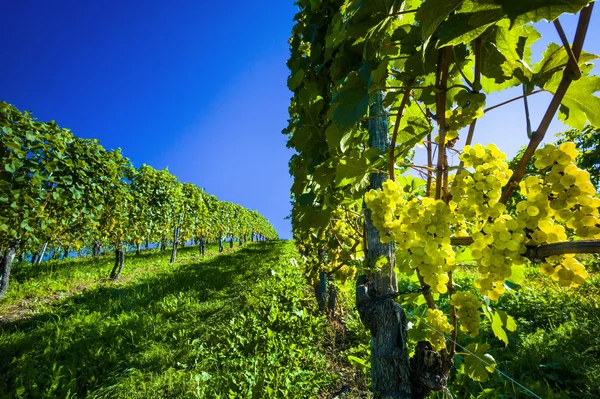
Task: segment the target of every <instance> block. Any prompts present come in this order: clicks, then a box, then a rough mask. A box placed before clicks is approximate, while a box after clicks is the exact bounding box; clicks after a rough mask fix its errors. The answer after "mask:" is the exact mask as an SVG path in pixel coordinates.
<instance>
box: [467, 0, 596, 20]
mask: <svg viewBox="0 0 600 399" xmlns="http://www.w3.org/2000/svg"><path fill="white" fill-rule="evenodd" d="M478 3H480V4H496V5H499V6H502V11H503V12H504V13H505V14H506V16H507V17H508V18H510V21H511V24H514V23H515V21H517V22H518V23H519V24H526V23H528V22H538V21H541V20H542V19H545V20H546V21H554V20H555V19H556V18H558V17H559V16H560V15H561V14H563V13H570V14H576V13H578V12H579V11H580V10H581V9H582V8H583V7H585V6H586V5H588V4H589V3H591V0H527V1H524V0H479V1H478Z"/></svg>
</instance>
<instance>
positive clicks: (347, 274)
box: [334, 265, 356, 283]
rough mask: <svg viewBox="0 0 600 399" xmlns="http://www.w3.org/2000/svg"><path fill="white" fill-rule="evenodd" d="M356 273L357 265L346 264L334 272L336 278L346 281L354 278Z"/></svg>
mask: <svg viewBox="0 0 600 399" xmlns="http://www.w3.org/2000/svg"><path fill="white" fill-rule="evenodd" d="M355 275H356V267H354V266H348V265H344V266H342V267H341V268H340V269H338V270H336V272H335V273H334V276H335V279H336V280H338V281H340V282H342V283H344V282H346V281H348V280H353V279H354V276H355Z"/></svg>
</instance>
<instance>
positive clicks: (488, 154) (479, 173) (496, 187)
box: [450, 144, 512, 227]
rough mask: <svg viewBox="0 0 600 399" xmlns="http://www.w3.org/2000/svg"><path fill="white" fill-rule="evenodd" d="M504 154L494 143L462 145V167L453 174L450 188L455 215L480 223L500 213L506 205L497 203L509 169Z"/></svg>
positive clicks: (509, 174)
mask: <svg viewBox="0 0 600 399" xmlns="http://www.w3.org/2000/svg"><path fill="white" fill-rule="evenodd" d="M505 159H506V155H505V154H504V153H503V152H501V151H500V150H499V149H498V147H496V146H495V145H494V144H490V145H488V146H483V145H481V144H475V145H474V146H465V148H464V150H463V153H462V154H461V155H460V160H461V161H462V162H463V163H464V166H465V168H469V169H471V170H469V169H463V170H461V171H460V172H459V173H458V174H457V175H456V177H455V178H454V182H453V184H452V187H451V189H450V194H451V195H452V201H451V203H453V204H455V206H456V212H457V214H458V215H460V216H462V217H464V218H465V219H467V220H469V221H470V222H471V223H475V226H476V227H477V226H481V224H482V223H485V221H486V220H487V219H488V217H491V218H497V217H498V216H500V215H501V214H502V213H503V212H504V210H505V207H504V205H503V204H500V203H498V201H499V199H500V196H501V195H502V187H504V185H506V183H507V182H508V180H509V179H510V176H511V175H512V172H511V171H510V169H509V168H508V164H507V163H506V162H505Z"/></svg>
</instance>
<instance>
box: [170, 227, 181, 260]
mask: <svg viewBox="0 0 600 399" xmlns="http://www.w3.org/2000/svg"><path fill="white" fill-rule="evenodd" d="M178 245H179V227H175V230H174V231H173V251H171V262H170V263H175V259H176V258H177V246H178Z"/></svg>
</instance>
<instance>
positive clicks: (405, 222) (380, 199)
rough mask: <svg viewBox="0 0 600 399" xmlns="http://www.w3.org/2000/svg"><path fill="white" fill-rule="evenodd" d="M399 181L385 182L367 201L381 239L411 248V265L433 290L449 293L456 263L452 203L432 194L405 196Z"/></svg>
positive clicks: (373, 191) (403, 248)
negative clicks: (449, 283)
mask: <svg viewBox="0 0 600 399" xmlns="http://www.w3.org/2000/svg"><path fill="white" fill-rule="evenodd" d="M403 196H404V191H403V189H402V188H401V187H400V186H399V185H397V184H396V183H395V182H393V181H391V180H388V181H386V182H384V183H383V189H382V190H377V191H375V190H371V191H370V192H368V193H367V194H366V195H365V203H366V204H367V206H368V207H369V209H371V211H372V212H373V224H374V225H375V226H376V227H377V228H378V229H379V231H380V232H381V233H382V234H381V240H382V241H383V242H386V241H388V242H389V241H394V242H395V243H396V245H397V250H399V251H409V253H410V255H411V256H410V267H411V268H413V269H418V270H419V274H420V275H421V276H422V277H423V279H424V281H425V282H426V283H427V284H428V285H430V286H431V288H432V291H433V292H439V293H442V294H443V293H446V292H447V286H446V284H447V283H448V276H447V272H448V271H450V270H453V269H454V267H455V254H454V251H453V250H452V246H451V245H450V236H451V234H452V231H451V226H452V225H453V224H455V221H456V218H455V214H454V212H452V211H451V209H450V206H449V205H448V204H446V203H445V202H444V201H442V200H434V199H432V198H428V197H426V198H413V199H411V200H409V201H407V200H405V199H404V198H403Z"/></svg>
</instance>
